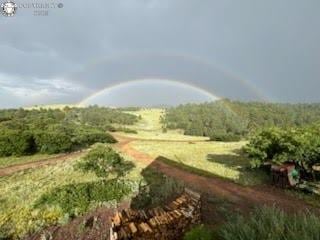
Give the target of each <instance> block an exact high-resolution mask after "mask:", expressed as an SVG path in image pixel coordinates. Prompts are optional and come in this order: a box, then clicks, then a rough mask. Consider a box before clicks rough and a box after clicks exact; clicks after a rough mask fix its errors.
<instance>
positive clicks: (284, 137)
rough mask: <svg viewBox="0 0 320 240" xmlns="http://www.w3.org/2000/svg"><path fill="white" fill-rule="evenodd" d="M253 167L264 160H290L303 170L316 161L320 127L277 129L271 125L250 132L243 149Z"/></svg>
mask: <svg viewBox="0 0 320 240" xmlns="http://www.w3.org/2000/svg"><path fill="white" fill-rule="evenodd" d="M244 150H245V152H246V153H247V154H248V156H249V157H250V158H251V159H252V161H251V164H252V166H253V167H259V166H261V165H262V164H263V163H265V162H267V161H272V162H274V163H283V162H286V161H293V162H295V163H296V164H297V165H298V166H300V168H301V169H303V170H304V171H306V172H311V171H312V166H313V165H314V164H316V163H320V130H319V127H318V126H311V127H304V128H291V129H279V128H272V129H267V130H263V131H261V132H259V133H258V134H256V135H254V136H253V137H252V138H251V139H250V142H249V144H248V145H247V146H246V147H245V148H244Z"/></svg>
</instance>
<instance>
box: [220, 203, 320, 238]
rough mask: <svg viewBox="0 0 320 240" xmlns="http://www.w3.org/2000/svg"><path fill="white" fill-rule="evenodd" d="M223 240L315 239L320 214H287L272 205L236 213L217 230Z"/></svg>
mask: <svg viewBox="0 0 320 240" xmlns="http://www.w3.org/2000/svg"><path fill="white" fill-rule="evenodd" d="M220 236H221V239H222V240H254V239H257V240H258V239H266V240H268V239H270V240H275V239H276V240H318V239H319V236H320V218H319V217H317V216H315V215H313V214H310V213H300V214H295V215H289V214H286V213H284V212H283V211H281V210H279V209H277V208H275V207H272V208H270V207H262V208H257V209H256V210H255V211H254V212H253V213H252V214H251V215H250V216H249V217H243V216H240V215H239V216H237V217H236V218H235V219H232V220H230V222H229V223H227V224H225V225H224V226H223V227H222V229H221V230H220Z"/></svg>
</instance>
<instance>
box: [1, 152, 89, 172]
mask: <svg viewBox="0 0 320 240" xmlns="http://www.w3.org/2000/svg"><path fill="white" fill-rule="evenodd" d="M83 153H84V152H73V153H67V154H63V155H59V156H56V157H51V158H46V159H41V160H38V161H34V162H28V163H21V164H15V165H11V166H8V167H4V168H0V177H4V176H8V175H11V174H13V173H15V172H19V171H22V170H27V169H31V168H39V167H43V166H48V165H53V164H56V163H58V162H63V161H67V160H70V159H73V158H75V157H79V156H81V155H83Z"/></svg>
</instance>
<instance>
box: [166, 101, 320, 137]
mask: <svg viewBox="0 0 320 240" xmlns="http://www.w3.org/2000/svg"><path fill="white" fill-rule="evenodd" d="M161 121H162V123H163V126H164V130H166V129H178V128H180V129H183V130H184V133H185V134H186V135H195V136H207V137H210V139H212V140H220V141H235V140H240V139H241V138H246V137H248V136H250V135H251V134H253V133H255V132H256V131H257V130H258V129H264V128H269V127H274V126H276V127H280V128H286V127H299V126H304V125H308V124H311V123H314V122H318V121H320V104H316V103H315V104H281V103H264V102H239V101H231V100H228V99H223V100H219V101H215V102H211V103H202V104H185V105H180V106H177V107H174V108H168V109H167V110H166V114H165V115H164V117H163V118H162V119H161Z"/></svg>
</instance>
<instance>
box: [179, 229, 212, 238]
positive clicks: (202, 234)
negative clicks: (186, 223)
mask: <svg viewBox="0 0 320 240" xmlns="http://www.w3.org/2000/svg"><path fill="white" fill-rule="evenodd" d="M183 240H214V238H213V233H212V231H211V230H210V229H208V228H207V227H205V226H203V225H199V226H196V227H194V228H192V229H191V230H190V231H188V232H187V233H186V234H185V236H184V237H183Z"/></svg>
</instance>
